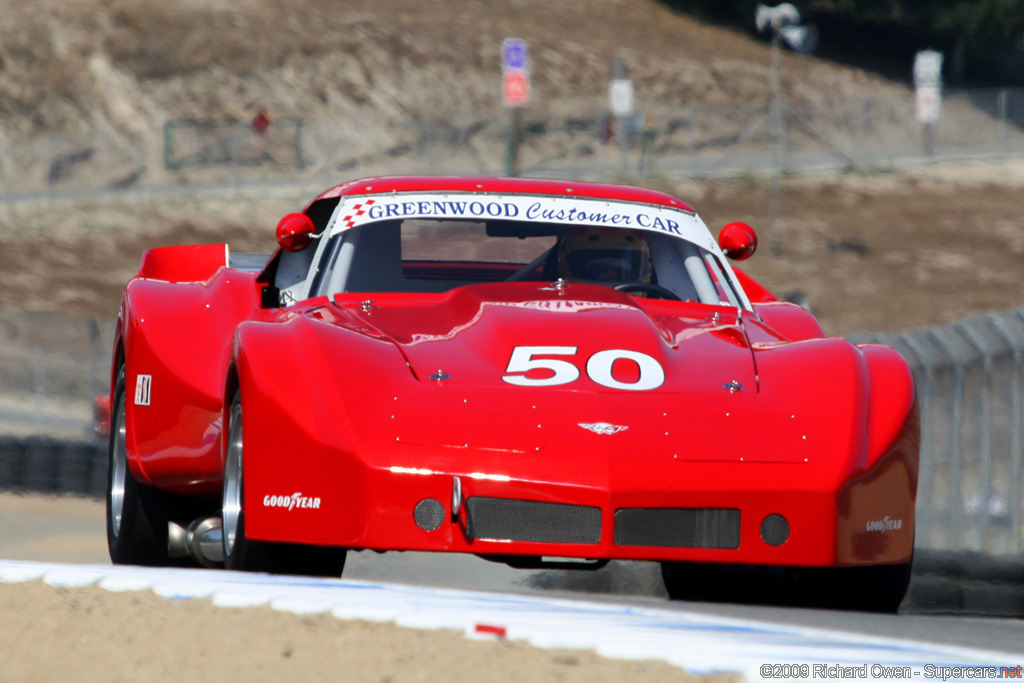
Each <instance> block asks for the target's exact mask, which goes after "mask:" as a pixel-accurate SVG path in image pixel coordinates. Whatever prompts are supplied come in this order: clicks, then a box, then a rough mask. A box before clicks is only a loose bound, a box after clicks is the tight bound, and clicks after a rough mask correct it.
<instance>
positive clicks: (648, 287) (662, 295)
mask: <svg viewBox="0 0 1024 683" xmlns="http://www.w3.org/2000/svg"><path fill="white" fill-rule="evenodd" d="M615 289H617V290H619V291H620V292H643V293H644V294H649V295H651V296H654V297H657V298H659V299H668V300H669V301H682V299H680V298H679V297H678V296H676V293H675V292H673V291H672V290H671V289H665V288H664V287H662V286H661V285H652V284H651V283H649V282H623V283H622V284H621V285H615Z"/></svg>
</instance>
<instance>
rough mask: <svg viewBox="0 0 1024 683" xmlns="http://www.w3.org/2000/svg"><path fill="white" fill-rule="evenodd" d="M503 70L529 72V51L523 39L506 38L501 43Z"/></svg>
mask: <svg viewBox="0 0 1024 683" xmlns="http://www.w3.org/2000/svg"><path fill="white" fill-rule="evenodd" d="M501 57H502V59H501V70H502V71H506V72H507V71H528V70H529V51H528V50H527V47H526V41H525V40H523V39H522V38H506V39H505V40H503V41H502V43H501Z"/></svg>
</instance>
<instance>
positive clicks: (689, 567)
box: [661, 562, 730, 602]
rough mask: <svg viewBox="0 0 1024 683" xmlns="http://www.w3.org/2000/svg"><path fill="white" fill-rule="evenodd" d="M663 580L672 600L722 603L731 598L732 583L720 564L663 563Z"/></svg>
mask: <svg viewBox="0 0 1024 683" xmlns="http://www.w3.org/2000/svg"><path fill="white" fill-rule="evenodd" d="M661 578H662V581H664V582H665V590H666V591H667V592H668V597H669V599H671V600H687V601H702V602H720V601H723V600H728V599H729V597H730V593H729V589H730V582H729V581H728V580H727V578H726V577H725V576H723V567H722V566H721V565H718V564H708V563H703V562H662V563H661Z"/></svg>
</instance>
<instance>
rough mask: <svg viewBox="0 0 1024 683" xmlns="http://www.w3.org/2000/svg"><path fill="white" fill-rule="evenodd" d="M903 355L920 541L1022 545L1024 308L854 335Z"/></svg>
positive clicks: (1010, 548)
mask: <svg viewBox="0 0 1024 683" xmlns="http://www.w3.org/2000/svg"><path fill="white" fill-rule="evenodd" d="M851 340H852V341H855V342H858V343H866V342H878V343H882V344H887V345H889V346H892V347H894V348H896V349H897V350H899V351H900V352H901V353H902V354H903V355H904V357H906V358H907V360H908V361H909V362H910V364H911V367H912V369H913V372H914V378H915V380H916V383H917V391H918V405H919V408H920V410H921V474H920V483H919V486H918V498H917V500H918V503H917V541H916V544H917V546H918V547H921V548H932V549H938V550H954V549H955V550H974V551H980V552H984V553H989V554H997V555H999V554H1012V553H1019V552H1021V551H1024V478H1022V462H1024V443H1022V442H1024V307H1022V308H1018V309H1015V310H1012V311H1005V312H1002V313H992V314H987V315H980V316H975V317H971V318H967V319H964V320H960V321H958V322H956V323H952V324H949V325H942V326H939V327H931V328H922V329H916V330H909V331H906V332H903V333H900V334H876V335H856V336H854V337H852V338H851Z"/></svg>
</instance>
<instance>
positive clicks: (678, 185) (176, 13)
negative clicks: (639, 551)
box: [0, 0, 1024, 334]
mask: <svg viewBox="0 0 1024 683" xmlns="http://www.w3.org/2000/svg"><path fill="white" fill-rule="evenodd" d="M0 10H2V11H3V12H4V17H5V19H4V22H2V24H0V147H2V146H3V144H5V143H8V144H13V143H14V142H16V141H24V140H39V141H44V140H45V136H46V135H54V134H60V135H71V134H86V133H90V132H93V133H102V135H103V136H105V139H112V138H113V139H116V138H118V137H119V136H120V138H122V139H123V140H124V141H125V144H126V145H128V144H131V140H133V139H135V137H134V136H136V135H140V134H141V135H143V136H144V137H145V139H152V140H157V141H158V140H160V130H161V128H162V126H163V124H164V123H165V122H166V121H168V120H171V119H176V118H184V117H199V118H219V117H220V118H225V117H226V118H239V119H243V120H247V119H248V118H249V117H251V116H252V115H253V113H254V112H255V111H257V110H259V109H260V108H266V109H267V110H268V111H269V112H270V113H271V114H272V115H273V116H275V117H285V116H302V117H304V118H306V119H308V120H322V119H332V120H336V121H337V122H338V125H339V126H340V127H343V128H345V129H346V130H349V131H359V132H360V134H362V132H363V131H365V133H366V135H367V136H373V135H376V136H380V137H381V139H386V138H387V135H388V131H389V129H390V128H391V127H392V126H394V125H396V124H399V123H401V122H407V121H410V120H417V119H419V118H422V117H425V116H431V117H435V118H436V117H440V118H443V117H445V116H448V115H451V116H455V115H457V114H459V113H465V112H477V113H483V114H488V113H489V114H492V115H493V116H495V117H500V116H504V115H505V113H504V112H503V111H502V109H501V105H500V99H499V97H498V95H497V93H498V92H499V90H500V80H499V75H498V74H499V73H500V55H499V52H500V50H499V45H500V43H501V40H502V38H504V37H506V36H510V35H517V36H520V37H522V38H525V39H526V40H527V41H529V44H530V46H531V66H532V74H533V76H532V82H533V96H534V104H533V105H532V107H531V110H533V111H535V112H536V111H541V110H543V111H548V112H562V113H567V112H573V111H577V110H586V111H594V110H599V109H600V108H601V107H602V106H605V102H606V100H607V83H608V79H609V77H610V72H611V64H612V61H613V60H614V59H615V58H616V57H624V58H625V59H626V60H627V63H628V65H629V68H630V76H631V77H632V79H633V80H634V83H635V86H636V93H637V101H638V106H639V107H643V106H644V105H645V103H652V102H653V103H658V104H659V105H682V104H687V103H699V104H700V105H701V106H717V105H723V106H727V105H735V106H736V107H737V108H746V109H749V108H751V107H764V106H766V103H767V101H768V97H769V86H768V81H769V79H768V64H769V50H768V46H767V45H766V44H765V43H763V42H759V41H757V40H754V39H751V38H750V37H748V36H746V35H742V34H739V33H736V32H732V31H728V30H725V29H722V28H718V27H710V26H705V25H701V24H699V23H697V22H695V21H693V20H691V19H689V18H687V17H685V16H682V15H678V14H673V13H672V12H670V11H669V10H667V9H665V8H664V7H663V6H661V5H659V4H657V3H656V2H654V1H653V0H593V1H592V2H587V3H578V2H573V1H571V0H512V1H510V2H507V3H499V4H495V3H488V2H482V1H480V0H444V1H441V0H424V2H417V3H408V2H402V1H400V0H374V1H370V0H352V1H351V2H346V3H344V4H343V5H339V4H338V3H334V2H329V1H328V0H290V1H289V2H284V0H240V1H238V2H230V3H228V2H212V3H210V2H196V1H189V2H179V3H149V2H142V1H141V0H113V1H112V2H100V0H72V1H70V2H62V1H61V2H58V1H57V0H35V1H33V2H28V0H0ZM783 61H784V65H783V68H784V71H783V73H784V83H783V86H784V90H785V91H786V93H787V95H788V97H789V98H790V99H791V100H792V101H793V102H795V103H799V102H813V103H815V105H816V106H817V107H818V110H827V109H828V106H829V104H830V103H833V102H837V101H840V100H842V99H844V98H850V97H854V96H869V95H871V96H878V95H884V94H892V95H897V94H900V95H901V96H906V95H907V93H908V91H907V89H906V87H905V86H903V85H901V84H895V83H890V82H886V81H884V80H882V79H880V78H879V77H876V76H874V75H871V74H868V73H866V72H863V71H859V70H856V69H851V68H846V67H840V66H837V65H835V64H832V63H829V62H825V61H822V60H818V59H815V58H813V57H802V56H798V55H794V54H785V55H784V60H783ZM40 144H42V142H40ZM152 153H153V154H159V150H152ZM993 168H994V170H993ZM390 170H391V171H392V172H398V173H400V172H402V171H403V170H404V168H403V163H402V161H401V159H399V160H396V161H395V164H394V168H393V169H390ZM0 171H2V172H3V173H4V174H6V175H5V177H7V178H11V177H15V176H17V174H19V173H21V172H23V170H22V169H19V168H18V167H17V159H13V158H7V159H0ZM341 179H343V178H337V180H341ZM150 180H151V181H156V180H159V179H150ZM647 182H648V183H652V184H655V185H657V186H658V187H659V188H661V189H667V190H669V191H672V192H675V193H677V194H679V195H680V196H681V197H683V198H684V199H686V200H687V201H690V202H691V203H693V204H694V205H695V206H696V207H697V208H698V210H699V211H700V213H701V214H702V216H703V217H704V218H705V220H706V222H708V224H709V226H711V227H712V228H713V229H717V227H718V226H721V225H722V224H724V223H725V222H728V221H731V220H736V219H740V220H747V221H749V222H751V223H752V224H753V225H754V226H755V227H756V228H757V229H758V230H759V231H760V233H761V235H762V238H770V235H769V234H768V233H767V232H766V231H767V230H768V228H769V225H768V220H767V216H768V195H767V184H766V182H765V181H764V180H763V179H757V178H754V177H750V178H746V179H744V180H743V181H717V182H706V183H693V182H687V181H685V179H681V178H673V177H669V176H666V175H661V176H659V177H657V178H656V179H655V180H649V181H647ZM1022 183H1024V179H1022V178H1021V174H1020V173H1019V172H1017V171H1016V170H1014V166H1013V165H1009V166H1007V165H1001V166H996V167H992V166H990V165H968V166H958V167H956V168H955V169H950V168H949V167H946V168H945V169H942V168H926V169H918V170H916V171H914V172H910V173H906V172H904V173H901V172H888V173H874V174H871V175H857V174H847V175H844V176H837V177H830V178H817V179H790V180H787V181H786V182H785V183H784V185H783V195H782V199H781V202H780V220H779V224H778V236H779V239H780V243H781V246H782V251H781V254H780V255H778V256H771V255H768V254H767V253H766V251H767V250H762V254H760V255H759V256H756V257H755V259H754V260H753V261H751V262H750V265H749V270H750V271H751V272H752V273H754V274H755V275H757V276H759V277H762V278H763V279H764V281H765V283H766V284H767V285H768V286H769V287H770V288H771V289H773V290H774V291H776V292H777V293H778V294H780V295H782V294H786V293H788V292H790V291H793V290H801V291H803V292H805V293H806V295H807V297H808V299H809V301H810V303H811V305H812V307H813V308H814V310H815V311H816V312H817V313H818V314H819V315H820V316H821V318H822V320H823V322H824V324H825V327H826V330H827V331H828V332H830V333H836V334H844V333H851V332H857V331H877V330H897V329H903V328H907V327H914V326H919V325H930V324H936V323H940V322H948V321H950V320H955V319H957V318H959V317H962V316H964V315H968V314H971V313H975V312H980V311H985V310H997V309H1003V308H1009V307H1014V306H1017V305H1021V304H1022V303H1024V294H1022V292H1024V282H1022V277H1024V276H1022V275H1021V272H1022V269H1021V265H1022V263H1024V236H1022V235H1024V225H1022V222H1021V220H1020V219H1019V208H1018V206H1019V202H1018V199H1017V198H1018V195H1019V188H1020V186H1021V184H1022ZM306 198H308V195H303V196H297V195H291V196H282V197H280V198H279V199H275V198H269V199H268V198H267V197H265V196H263V195H261V196H259V197H253V196H247V197H245V198H244V200H241V201H240V200H239V199H237V198H231V199H228V200H226V201H198V200H194V199H185V200H182V199H181V198H180V197H174V198H171V199H170V200H165V201H140V200H138V199H137V198H136V199H130V200H128V201H125V202H118V201H113V202H111V201H104V202H91V201H84V202H77V203H76V202H58V203H51V202H45V203H35V204H33V203H23V204H16V205H4V206H3V207H0V240H2V242H3V244H4V247H5V248H4V249H3V250H2V252H0V305H4V306H8V307H14V308H22V309H29V310H53V311H61V312H65V313H67V312H74V313H79V314H82V315H88V316H96V317H100V318H104V317H111V316H113V315H114V314H115V312H116V309H117V304H118V299H119V294H120V290H121V287H122V286H123V284H124V282H125V281H126V280H127V279H128V278H129V277H130V276H131V275H132V273H133V272H134V270H135V268H136V266H137V264H138V259H139V256H140V255H141V252H142V250H143V249H145V248H146V247H148V246H154V245H158V244H172V243H182V242H190V241H192V242H194V241H222V240H223V241H227V242H229V243H230V244H231V246H232V248H233V249H235V250H242V251H267V250H269V249H270V248H271V247H272V244H271V242H270V237H271V235H272V232H271V231H272V229H273V226H274V225H275V223H276V221H277V219H278V218H279V217H280V215H282V214H283V213H285V212H287V211H291V210H294V209H297V208H300V207H301V205H302V204H303V203H304V200H305V199H306ZM40 237H44V238H45V240H46V244H47V247H46V249H40V241H39V238H40Z"/></svg>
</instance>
